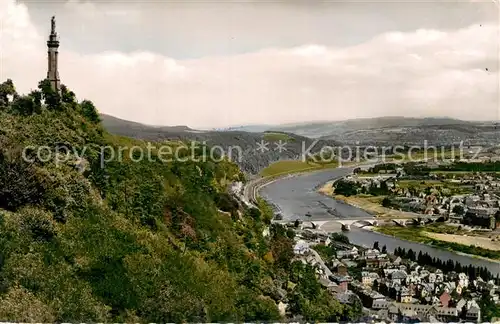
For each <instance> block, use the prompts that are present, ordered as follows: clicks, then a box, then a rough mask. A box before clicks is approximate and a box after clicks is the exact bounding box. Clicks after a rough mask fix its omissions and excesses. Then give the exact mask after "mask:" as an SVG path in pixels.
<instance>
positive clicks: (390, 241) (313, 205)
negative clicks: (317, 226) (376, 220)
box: [259, 168, 500, 275]
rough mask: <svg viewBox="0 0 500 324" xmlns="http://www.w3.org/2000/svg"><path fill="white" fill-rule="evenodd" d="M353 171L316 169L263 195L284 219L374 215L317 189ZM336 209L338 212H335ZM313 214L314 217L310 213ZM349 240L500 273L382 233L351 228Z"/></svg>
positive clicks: (490, 265) (495, 266)
mask: <svg viewBox="0 0 500 324" xmlns="http://www.w3.org/2000/svg"><path fill="white" fill-rule="evenodd" d="M351 172H352V168H337V169H330V170H322V171H316V172H311V173H306V174H301V175H296V176H292V177H288V178H283V179H279V180H276V181H274V182H272V183H270V184H268V185H267V186H265V187H263V188H261V189H260V191H259V193H260V195H261V196H262V197H263V198H264V199H266V200H267V201H268V202H269V203H272V204H274V205H276V206H278V207H279V208H280V210H281V212H282V215H283V218H284V220H292V221H293V220H296V219H302V220H312V221H315V220H316V221H335V220H342V219H355V218H370V217H372V215H370V214H369V213H367V212H365V211H363V210H361V209H359V208H357V207H354V206H350V205H347V204H345V203H343V202H340V201H336V200H334V199H332V198H329V197H326V196H324V195H322V194H320V193H318V192H317V188H319V187H320V186H321V185H323V184H324V183H325V182H328V181H330V180H335V179H338V178H340V177H344V176H346V175H348V174H349V173H351ZM332 210H335V213H332ZM306 213H311V217H308V216H306ZM346 234H347V236H348V237H349V240H350V241H351V242H352V243H354V244H357V245H362V246H367V247H370V246H372V245H373V242H375V241H378V242H379V245H380V246H381V247H382V246H384V245H385V246H386V247H387V250H388V251H390V252H392V251H394V249H395V248H397V247H402V248H405V249H406V250H408V249H412V250H413V251H415V252H417V253H418V252H419V251H422V253H428V254H429V255H431V256H432V257H435V258H439V259H441V260H443V261H446V260H449V259H451V260H453V261H456V262H460V263H461V264H462V265H470V264H472V265H475V266H480V267H486V268H487V269H488V270H489V271H490V272H491V273H493V274H494V275H497V274H500V263H498V262H494V261H488V260H484V259H479V258H473V257H470V256H466V255H461V254H458V253H454V252H450V251H446V250H442V249H436V248H433V247H431V246H429V245H424V244H419V243H414V242H409V241H404V240H400V239H398V238H395V237H391V236H387V235H383V234H380V233H376V232H372V231H368V230H363V229H359V228H355V227H354V226H352V227H351V231H350V232H347V233H346Z"/></svg>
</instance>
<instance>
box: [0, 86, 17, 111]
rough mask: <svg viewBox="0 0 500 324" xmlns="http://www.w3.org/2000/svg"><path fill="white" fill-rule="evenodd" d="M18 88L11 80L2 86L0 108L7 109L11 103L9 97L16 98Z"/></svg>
mask: <svg viewBox="0 0 500 324" xmlns="http://www.w3.org/2000/svg"><path fill="white" fill-rule="evenodd" d="M16 95H17V93H16V88H15V87H14V83H13V82H12V80H11V79H7V81H5V82H3V83H1V84H0V107H2V106H3V107H5V106H6V105H7V104H8V103H9V96H14V97H15V96H16Z"/></svg>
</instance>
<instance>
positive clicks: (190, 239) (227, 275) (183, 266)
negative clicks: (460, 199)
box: [0, 80, 354, 322]
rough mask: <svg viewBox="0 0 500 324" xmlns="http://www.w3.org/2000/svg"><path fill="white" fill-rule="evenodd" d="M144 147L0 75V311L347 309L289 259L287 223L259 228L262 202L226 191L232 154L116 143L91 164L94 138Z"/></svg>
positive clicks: (82, 107) (146, 318)
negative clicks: (148, 152) (168, 156)
mask: <svg viewBox="0 0 500 324" xmlns="http://www.w3.org/2000/svg"><path fill="white" fill-rule="evenodd" d="M145 145H146V143H145V142H142V141H139V140H133V139H129V138H125V137H118V136H113V135H110V134H108V133H107V132H106V131H105V130H104V129H103V127H102V126H101V124H100V120H99V115H98V113H97V111H96V109H95V107H94V105H93V104H92V102H90V101H86V100H84V101H82V102H77V101H76V99H75V95H74V94H73V93H72V92H71V91H69V90H68V89H67V88H66V87H63V88H62V92H61V95H59V94H58V93H56V92H54V91H52V89H51V87H50V83H48V82H47V81H46V80H45V81H42V82H40V84H39V87H38V89H37V90H34V91H32V92H31V93H30V94H28V95H18V94H17V93H16V92H15V87H14V85H13V84H12V82H11V81H10V80H9V81H7V82H4V83H3V84H1V85H0V149H1V150H0V321H17V322H33V321H36V322H54V321H55V322H62V321H64V322H78V321H79V322H83V321H86V322H96V321H106V322H109V321H114V322H124V321H126V322H131V321H134V322H180V321H256V320H282V319H283V318H281V317H280V314H279V312H278V308H277V303H278V302H279V301H285V302H287V303H288V304H289V310H290V316H295V315H298V314H300V315H303V316H304V317H305V319H308V320H322V321H339V320H342V319H348V318H351V317H352V316H354V315H353V314H352V311H353V310H352V309H349V308H347V307H344V306H342V305H341V304H339V303H338V302H337V301H336V300H335V299H333V297H332V296H331V295H330V294H328V293H327V292H326V290H324V289H323V288H322V287H321V285H320V284H319V283H318V281H317V280H316V277H315V272H314V269H313V268H312V267H310V266H304V265H303V264H302V263H301V262H291V261H292V256H293V253H292V240H291V238H292V237H293V232H288V231H285V230H284V228H282V227H279V226H278V227H271V230H270V235H269V236H266V237H264V236H263V234H262V233H263V230H264V229H265V228H266V227H267V226H268V225H269V223H270V217H271V213H270V211H269V210H268V209H266V208H264V207H265V206H264V207H263V208H262V212H261V211H259V210H257V209H246V208H244V207H243V206H241V204H240V203H239V202H238V201H237V200H235V199H234V198H233V197H231V195H229V194H227V186H228V184H230V183H231V182H232V181H237V180H242V174H241V172H240V170H239V169H238V167H237V166H236V165H235V164H233V163H230V162H227V161H221V162H214V161H211V160H207V161H206V162H197V161H196V157H199V154H201V150H200V152H196V156H186V160H185V161H183V162H181V161H175V160H174V161H172V162H169V163H164V162H161V161H160V160H159V159H154V157H155V156H156V154H158V152H153V153H152V155H153V159H143V160H141V161H139V159H134V160H135V161H133V160H132V159H131V158H130V156H129V154H128V153H129V151H128V150H125V151H124V152H123V160H122V161H119V160H113V161H110V162H107V163H106V164H105V165H104V167H102V165H101V147H105V146H107V147H112V148H116V149H117V148H118V147H128V148H131V147H133V146H138V147H144V146H145ZM172 145H174V144H172ZM175 145H180V144H175ZM28 146H30V149H29V150H28V151H25V150H24V148H26V147H28ZM41 146H44V147H47V148H48V149H46V150H45V153H44V154H46V155H47V154H49V153H50V154H52V155H53V156H54V154H53V153H55V151H56V150H57V151H59V155H57V157H56V158H53V159H45V158H44V159H40V158H39V157H40V156H39V157H37V156H36V155H37V154H36V153H37V152H38V151H37V148H39V147H41ZM63 148H64V149H65V150H67V152H66V153H65V151H64V150H63ZM24 153H26V154H24ZM23 154H24V155H25V156H24V157H23ZM77 155H78V156H83V158H81V159H80V158H78V156H77ZM132 157H133V158H134V157H135V156H134V155H132ZM42 160H43V161H42ZM107 160H111V159H107Z"/></svg>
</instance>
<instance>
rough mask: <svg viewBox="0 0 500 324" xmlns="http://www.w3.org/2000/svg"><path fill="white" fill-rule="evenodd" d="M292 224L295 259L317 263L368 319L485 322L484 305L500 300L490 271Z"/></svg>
mask: <svg viewBox="0 0 500 324" xmlns="http://www.w3.org/2000/svg"><path fill="white" fill-rule="evenodd" d="M298 223H300V224H298ZM287 226H289V227H291V228H295V231H296V237H295V246H294V254H295V258H296V259H298V260H301V261H302V262H304V263H308V264H311V265H313V266H315V267H316V269H317V270H316V271H317V274H318V276H319V280H320V282H321V284H322V285H323V286H324V287H325V288H326V289H328V291H329V292H330V293H331V294H333V295H334V296H335V297H336V298H337V299H338V300H339V301H340V302H342V303H349V304H352V303H359V304H361V305H362V308H363V314H364V321H393V322H458V321H466V322H481V306H483V307H488V305H495V304H496V303H498V302H499V300H500V287H499V286H498V284H499V282H498V278H493V276H492V275H491V274H490V273H489V272H488V271H487V270H486V269H479V268H473V267H461V266H460V265H458V264H453V262H451V264H450V263H448V264H446V263H445V264H441V263H440V260H439V262H437V263H436V260H431V258H430V257H429V256H428V255H422V254H421V253H420V254H419V255H418V257H416V256H415V252H413V251H411V250H410V251H404V250H399V249H398V250H396V251H395V252H394V254H390V253H387V251H386V248H385V246H383V247H379V246H378V242H375V243H374V246H373V248H369V249H367V248H363V247H358V246H354V245H352V244H350V243H349V241H348V239H347V237H346V236H344V235H343V234H341V233H334V234H332V235H328V234H326V233H322V232H321V231H318V230H315V229H314V228H313V227H309V226H308V225H307V224H306V223H301V222H295V223H294V224H292V223H291V224H288V225H287ZM411 259H413V261H412V260H411ZM426 259H429V260H430V261H434V262H435V263H434V266H424V265H423V264H426V263H427V264H432V262H428V261H429V260H426ZM441 268H443V269H444V270H443V269H441ZM449 269H458V270H461V271H459V272H457V271H449ZM471 274H473V275H472V276H471ZM481 275H482V276H483V277H484V278H482V277H481ZM283 306H285V305H282V307H283Z"/></svg>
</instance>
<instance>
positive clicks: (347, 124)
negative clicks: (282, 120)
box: [273, 117, 500, 145]
mask: <svg viewBox="0 0 500 324" xmlns="http://www.w3.org/2000/svg"><path fill="white" fill-rule="evenodd" d="M273 129H275V130H279V131H286V132H290V133H295V134H299V135H302V136H307V137H311V138H321V139H327V140H336V141H339V142H342V143H345V144H354V143H360V144H367V145H368V144H369V145H404V144H408V145H412V144H422V143H423V141H428V142H429V143H430V144H434V145H445V144H451V143H458V142H460V141H464V142H468V143H471V144H481V145H482V144H485V143H489V142H492V141H498V140H499V134H500V133H499V129H497V128H496V126H495V125H494V123H493V122H470V121H464V120H458V119H453V118H430V117H429V118H407V117H379V118H359V119H350V120H345V121H332V122H313V123H303V124H295V125H282V126H277V127H275V128H273Z"/></svg>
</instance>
